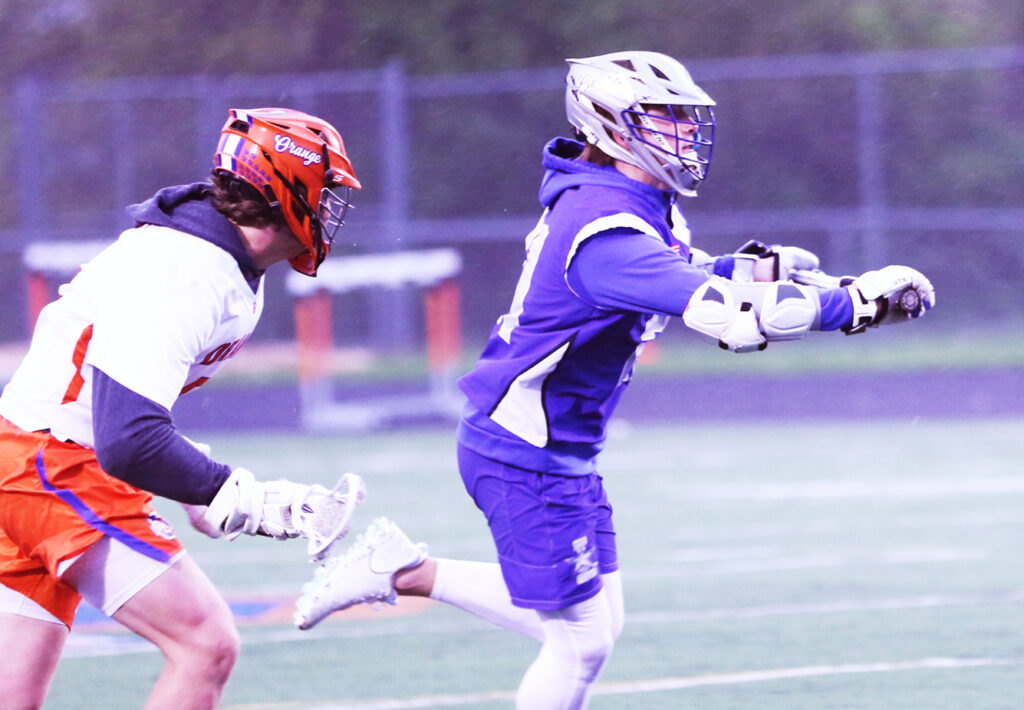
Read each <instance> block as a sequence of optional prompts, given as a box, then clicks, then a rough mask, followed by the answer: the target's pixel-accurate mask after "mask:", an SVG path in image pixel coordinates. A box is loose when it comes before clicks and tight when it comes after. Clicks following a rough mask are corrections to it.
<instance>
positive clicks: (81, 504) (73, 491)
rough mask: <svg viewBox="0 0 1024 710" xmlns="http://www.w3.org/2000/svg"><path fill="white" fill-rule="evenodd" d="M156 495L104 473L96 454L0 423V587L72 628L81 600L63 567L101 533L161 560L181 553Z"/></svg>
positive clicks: (2, 420) (90, 450)
mask: <svg viewBox="0 0 1024 710" xmlns="http://www.w3.org/2000/svg"><path fill="white" fill-rule="evenodd" d="M152 497H153V496H152V494H150V493H147V492H146V491H142V490H139V489H138V488H135V487H134V486H131V485H129V484H127V483H125V482H124V481H121V480H119V479H117V478H114V477H113V476H110V475H108V474H106V473H104V471H103V469H101V468H100V464H99V462H98V461H97V460H96V455H95V453H94V452H93V451H92V449H87V448H85V447H83V446H79V445H78V444H72V443H69V442H64V441H59V440H57V439H55V438H54V437H52V436H50V435H49V434H47V433H43V432H26V431H23V430H21V429H19V428H18V427H16V426H14V425H13V424H11V423H10V422H8V421H7V420H6V419H3V418H2V417H0V583H2V584H4V585H5V586H7V587H9V588H11V589H13V590H15V591H17V592H20V593H21V594H23V595H25V596H26V597H28V598H29V599H31V600H33V601H35V602H36V603H37V604H39V605H40V606H41V607H43V608H44V609H46V610H47V611H48V612H50V613H51V614H53V615H54V616H56V617H57V618H58V619H60V620H61V621H63V622H64V623H65V624H67V626H68V627H69V628H70V627H71V622H72V621H73V620H74V618H75V610H76V609H77V608H78V604H79V602H80V601H81V599H82V597H81V596H80V595H79V594H78V592H77V591H75V590H74V589H73V588H72V587H70V586H68V585H67V584H64V583H63V582H62V581H61V580H60V579H59V577H58V568H59V566H60V563H61V562H63V561H64V560H69V559H72V558H74V557H77V556H78V555H80V554H81V553H83V552H85V550H86V549H88V548H89V546H90V545H92V544H93V543H95V542H97V541H98V540H99V539H100V538H102V537H103V536H104V535H109V536H110V537H112V538H114V539H116V540H119V541H121V542H123V543H124V544H125V545H127V546H128V547H130V548H131V549H133V550H136V551H137V552H140V553H142V554H143V555H146V556H147V557H150V558H152V559H155V560H160V561H167V560H170V558H171V557H173V556H174V555H175V554H177V553H178V552H180V551H181V550H182V549H183V548H182V546H181V543H180V542H178V539H177V538H176V537H175V535H174V528H172V527H171V525H170V524H169V523H168V522H166V521H165V520H164V519H163V518H161V517H160V516H159V515H158V514H157V513H156V511H155V510H153V508H152V507H151V506H150V505H149V501H150V500H151V499H152Z"/></svg>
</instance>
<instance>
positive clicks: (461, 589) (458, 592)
mask: <svg viewBox="0 0 1024 710" xmlns="http://www.w3.org/2000/svg"><path fill="white" fill-rule="evenodd" d="M430 598H431V599H436V600H437V601H441V602H445V603H446V604H451V605H452V606H457V607H458V608H460V609H462V610H464V611H468V612H469V613H470V614H473V615H474V616H478V617H480V618H481V619H483V620H484V621H489V622H491V623H492V624H495V625H497V626H500V627H502V628H503V629H508V630H509V631H515V632H517V633H520V634H526V635H527V636H532V637H533V638H535V639H537V640H538V641H543V640H544V630H543V628H542V626H541V621H540V616H539V615H538V614H537V612H536V611H534V610H533V609H521V608H520V607H517V606H514V605H513V604H512V598H511V597H510V596H509V593H508V587H506V586H505V580H504V578H503V577H502V576H501V567H499V566H498V564H497V563H496V562H468V561H465V560H447V559H438V560H437V576H436V577H435V579H434V588H433V589H432V590H431V592H430Z"/></svg>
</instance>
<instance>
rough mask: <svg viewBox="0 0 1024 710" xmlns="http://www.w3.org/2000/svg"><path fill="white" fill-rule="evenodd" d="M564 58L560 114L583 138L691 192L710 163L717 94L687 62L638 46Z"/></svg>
mask: <svg viewBox="0 0 1024 710" xmlns="http://www.w3.org/2000/svg"><path fill="white" fill-rule="evenodd" d="M566 61H567V62H568V63H569V74H568V77H567V78H566V96H565V104H566V115H567V117H568V119H569V122H570V123H571V124H572V125H573V126H575V127H576V128H577V129H578V130H579V131H580V132H581V133H582V134H583V135H584V136H585V137H586V139H587V141H588V142H589V143H592V144H594V145H595V146H596V147H597V148H599V149H601V150H602V151H603V152H604V153H606V154H607V155H608V156H610V157H611V158H613V159H616V160H621V161H623V162H626V163H629V164H630V165H634V166H636V167H638V168H640V169H642V170H644V171H645V172H647V173H648V174H650V175H651V176H652V177H654V178H656V179H657V180H659V181H660V182H663V183H665V184H666V185H668V186H669V187H670V188H671V189H673V190H675V191H676V192H678V193H679V194H681V195H686V196H694V195H696V194H697V193H696V188H697V186H698V185H699V184H700V182H701V181H702V180H704V178H705V177H706V176H707V172H708V167H709V165H710V163H711V149H712V146H713V144H714V129H715V119H714V112H713V110H712V106H714V105H715V102H714V100H713V99H712V98H711V97H710V96H708V94H707V93H705V92H704V90H703V89H701V88H700V87H699V86H697V84H696V83H694V81H693V79H692V78H691V77H690V74H689V72H688V71H687V70H686V68H685V67H684V66H683V65H682V64H680V63H679V62H677V61H676V60H675V59H672V58H671V57H668V56H666V55H664V54H659V53H657V52H640V51H630V52H616V53H613V54H605V55H601V56H598V57H590V58H586V59H568V60H566Z"/></svg>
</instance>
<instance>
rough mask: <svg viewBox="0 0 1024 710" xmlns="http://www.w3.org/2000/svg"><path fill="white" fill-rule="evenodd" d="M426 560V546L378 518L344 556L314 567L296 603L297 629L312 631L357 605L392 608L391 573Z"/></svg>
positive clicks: (395, 595) (393, 573)
mask: <svg viewBox="0 0 1024 710" xmlns="http://www.w3.org/2000/svg"><path fill="white" fill-rule="evenodd" d="M426 557H427V546H426V545H424V544H423V543H419V544H414V543H413V542H412V541H411V540H410V539H409V538H408V537H407V536H406V534H405V533H403V532H402V531H401V530H400V529H399V527H398V526H397V525H395V524H394V523H393V522H391V521H390V520H388V519H387V518H377V519H376V520H374V521H373V522H372V523H370V527H369V528H367V530H366V532H365V533H364V534H362V535H360V536H359V538H358V539H357V540H356V541H355V543H353V545H352V547H350V548H349V549H348V550H347V551H346V552H344V553H342V554H340V555H337V556H335V557H331V558H330V559H329V560H327V562H325V563H324V564H323V565H322V566H320V567H319V568H317V571H316V574H315V575H314V576H313V579H312V580H311V581H309V582H307V583H306V584H305V586H303V587H302V596H300V597H299V599H298V601H296V602H295V616H294V621H295V625H296V626H298V627H299V628H300V629H303V630H305V629H310V628H312V627H313V626H315V625H316V624H318V623H320V621H321V620H323V618H324V617H326V616H327V615H328V614H331V613H333V612H336V611H341V610H342V609H348V608H349V607H350V606H355V605H356V604H366V603H372V602H387V603H388V604H395V603H397V601H398V594H397V593H396V592H395V588H394V585H393V583H392V579H393V577H394V575H395V572H397V571H399V570H402V569H406V568H407V567H415V566H416V565H418V564H420V563H421V562H423V560H425V559H426Z"/></svg>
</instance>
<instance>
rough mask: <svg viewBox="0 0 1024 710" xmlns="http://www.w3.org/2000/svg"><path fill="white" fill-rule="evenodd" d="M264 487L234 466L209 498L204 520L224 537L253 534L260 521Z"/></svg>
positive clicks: (261, 520)
mask: <svg viewBox="0 0 1024 710" xmlns="http://www.w3.org/2000/svg"><path fill="white" fill-rule="evenodd" d="M265 488H266V486H265V484H263V483H260V482H258V481H257V480H256V477H255V476H253V475H252V473H251V472H250V471H248V470H247V469H244V468H236V469H235V470H234V471H232V472H231V475H230V476H229V477H228V480H226V481H224V485H222V486H221V487H220V490H219V491H217V495H215V496H214V497H213V500H212V501H210V505H209V507H208V508H207V509H206V513H205V514H204V515H203V518H204V520H205V521H206V522H207V523H208V524H210V525H211V526H213V527H214V528H216V529H217V530H220V531H221V532H223V533H224V536H225V537H226V538H227V539H228V540H234V539H235V538H236V537H238V536H239V535H240V534H242V533H243V532H244V533H245V534H246V535H255V534H256V532H257V531H258V530H259V527H260V523H261V522H263V499H264V496H265Z"/></svg>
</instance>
